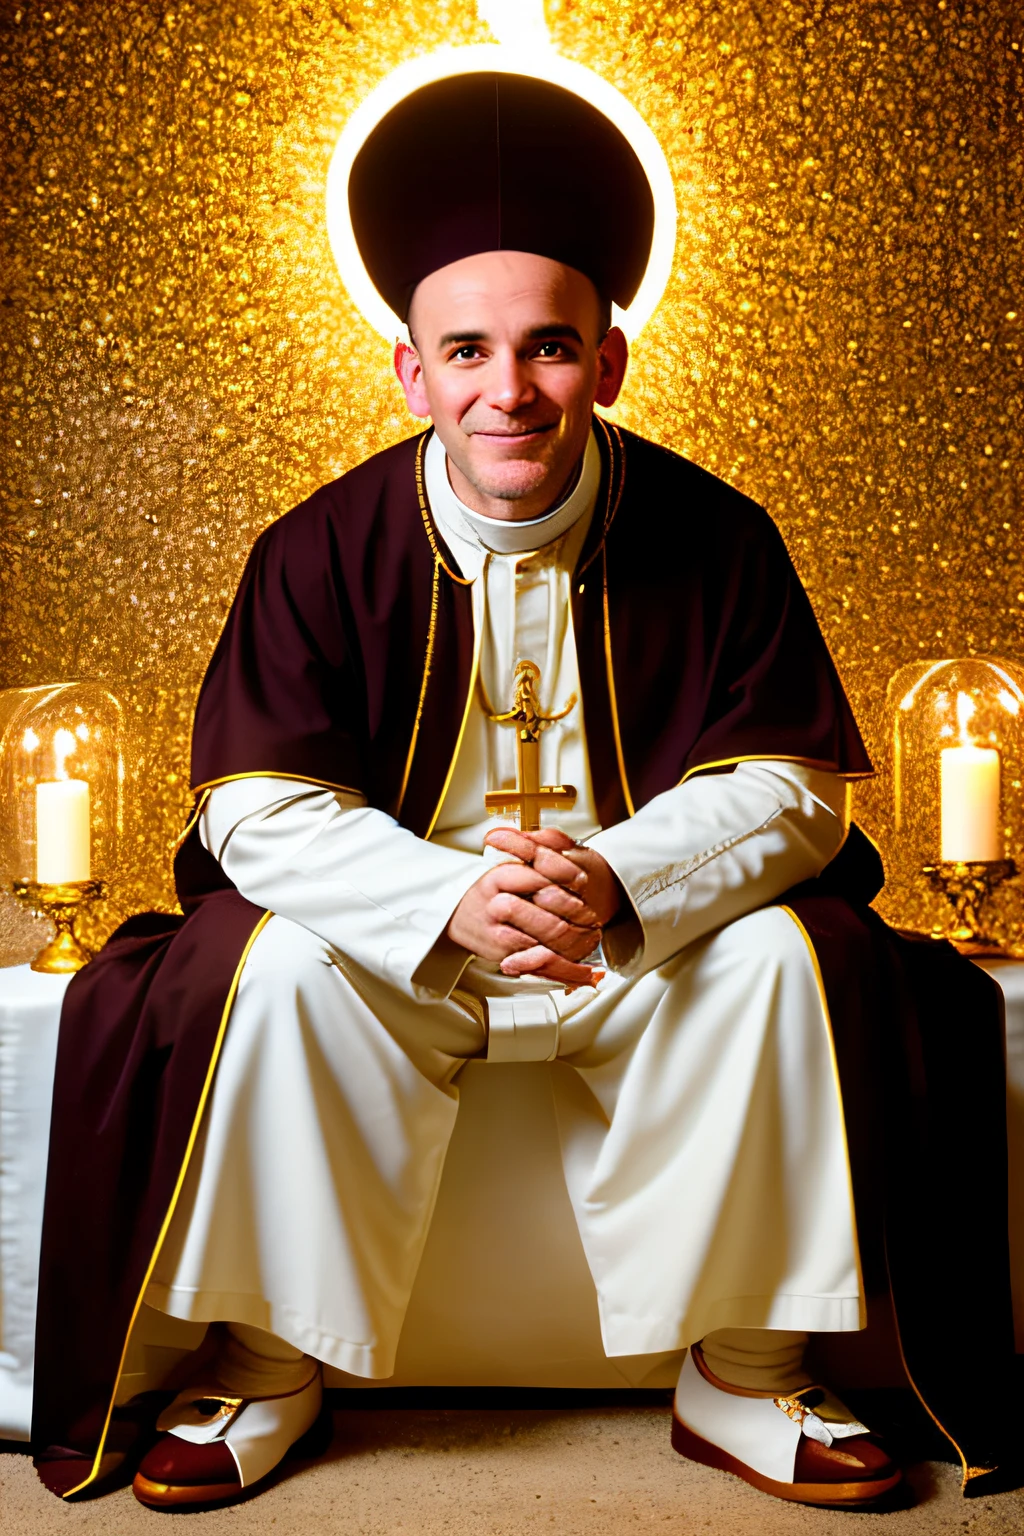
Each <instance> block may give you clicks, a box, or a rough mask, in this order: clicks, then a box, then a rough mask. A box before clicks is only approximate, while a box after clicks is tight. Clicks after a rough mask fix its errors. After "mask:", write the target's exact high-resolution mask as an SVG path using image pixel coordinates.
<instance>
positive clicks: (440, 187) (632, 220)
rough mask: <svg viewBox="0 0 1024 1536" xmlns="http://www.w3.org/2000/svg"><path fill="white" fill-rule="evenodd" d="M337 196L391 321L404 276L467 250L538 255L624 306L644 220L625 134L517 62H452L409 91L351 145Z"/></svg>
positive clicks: (645, 233)
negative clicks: (457, 71)
mask: <svg viewBox="0 0 1024 1536" xmlns="http://www.w3.org/2000/svg"><path fill="white" fill-rule="evenodd" d="M348 199H349V209H350V212H351V215H352V228H353V231H354V233H355V237H356V241H357V243H358V246H359V251H360V254H361V255H362V258H363V263H364V265H365V267H366V270H367V272H368V273H369V275H370V278H371V280H372V282H373V283H374V285H375V287H376V288H377V291H378V292H379V293H380V295H381V297H382V298H383V299H384V300H385V301H386V302H387V303H388V304H389V305H390V306H391V308H392V309H393V310H394V311H395V313H396V314H397V315H399V316H401V318H402V319H403V320H404V319H405V318H406V316H407V314H408V310H409V303H410V300H411V298H412V294H413V290H414V288H415V287H416V284H417V283H419V282H420V281H422V279H423V278H425V277H427V276H428V275H429V274H430V273H431V272H436V271H437V269H438V268H439V267H446V266H447V265H448V263H449V262H452V261H459V260H461V259H462V257H464V256H475V255H477V254H478V253H479V252H480V251H503V250H504V251H531V252H533V253H534V254H535V255H537V256H549V257H550V258H551V259H552V260H554V261H560V262H563V263H564V264H565V265H566V266H569V267H575V268H576V269H577V270H578V271H580V272H583V273H585V274H586V276H587V277H589V278H590V280H591V281H592V282H593V284H594V286H595V287H596V288H597V290H598V292H599V293H600V294H601V296H602V297H603V298H605V299H612V300H614V301H615V303H617V304H619V305H620V306H621V307H622V308H623V309H625V308H626V307H627V306H628V305H629V304H630V303H631V302H632V300H633V297H634V296H635V294H636V291H637V289H638V288H639V286H640V283H641V280H642V278H643V275H644V272H645V270H646V268H647V258H648V256H649V255H650V250H651V237H652V234H653V231H654V198H653V196H652V195H651V188H650V185H649V183H648V180H647V176H646V173H645V171H644V168H643V166H642V165H641V164H640V161H639V160H638V159H637V156H636V153H635V151H634V150H633V147H632V145H631V144H630V143H629V140H628V139H627V138H626V137H625V135H624V134H623V133H622V132H621V131H620V130H619V129H618V128H617V127H616V126H615V124H614V123H613V122H611V121H610V119H609V118H607V117H605V115H604V113H603V112H599V111H598V110H597V108H596V107H592V106H591V105H590V103H589V102H586V101H584V100H583V99H582V98H581V97H579V96H576V95H574V94H573V92H572V91H567V90H564V89H563V88H562V87H561V86H557V85H551V84H550V83H549V82H548V81H545V80H535V79H533V78H531V77H530V76H528V75H506V74H496V73H491V72H489V71H488V72H486V73H479V74H465V75H454V76H452V77H451V78H450V79H447V80H437V81H435V82H434V83H433V84H431V85H425V86H423V87H421V89H420V90H418V91H414V92H413V93H412V94H411V95H410V96H407V97H406V98H405V99H404V100H403V101H400V102H399V103H398V105H397V106H395V107H392V109H391V111H390V112H388V113H387V115H386V116H385V117H383V118H381V120H380V122H379V123H378V124H377V126H376V127H375V128H374V129H373V131H372V132H371V134H370V135H369V137H368V138H367V140H366V142H365V143H364V145H363V147H362V148H361V149H360V151H359V153H358V155H357V156H356V158H355V161H354V163H353V166H352V172H351V175H350V177H349V184H348Z"/></svg>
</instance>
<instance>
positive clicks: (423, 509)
mask: <svg viewBox="0 0 1024 1536" xmlns="http://www.w3.org/2000/svg"><path fill="white" fill-rule="evenodd" d="M431 430H432V429H431ZM429 438H430V431H427V432H424V433H423V434H422V435H421V437H420V440H419V442H418V443H417V444H416V465H415V474H416V500H417V501H418V503H419V509H420V516H421V517H422V519H423V527H424V530H425V531H426V535H427V542H428V543H429V545H430V549H431V552H432V554H433V556H434V570H433V575H432V577H431V586H430V620H429V622H428V624H427V648H426V652H425V654H424V657H423V674H422V676H421V678H420V694H419V699H418V700H417V703H416V716H415V719H414V720H413V724H412V735H411V737H410V738H409V750H408V751H407V752H406V754H405V769H404V772H403V773H402V784H401V788H400V789H399V791H398V804H397V805H396V807H395V819H396V821H397V819H398V818H399V817H400V816H401V814H402V806H403V804H404V803H405V795H406V791H407V789H408V788H409V777H410V775H411V773H412V760H413V758H414V757H415V755H416V744H417V742H418V741H419V735H420V724H421V722H422V720H423V706H424V703H425V702H426V697H427V685H428V683H429V682H430V673H431V670H432V668H433V665H434V644H435V640H436V636H437V610H438V604H439V599H440V594H439V587H440V574H441V572H442V571H444V573H445V575H446V576H448V577H449V578H450V579H451V580H452V581H454V582H455V583H456V585H457V586H460V587H471V586H472V585H473V582H472V579H471V578H469V577H466V576H460V575H459V574H458V573H457V572H456V571H453V570H452V568H451V566H450V565H449V564H448V562H447V560H445V558H444V556H443V555H442V553H441V549H440V546H439V545H438V542H437V536H436V534H435V531H434V524H433V520H432V519H431V516H430V503H429V501H428V500H427V489H426V483H425V481H424V478H423V454H424V451H425V449H426V446H427V442H428V440H429ZM473 649H474V656H475V653H476V642H475V638H474V647H473ZM475 675H476V674H475V665H474V675H473V677H472V678H471V679H470V689H469V697H468V699H467V702H466V711H465V712H464V714H463V721H462V730H460V732H459V741H460V742H461V741H462V731H464V730H465V726H466V713H468V710H469V701H470V700H471V699H472V697H473V685H474V682H475ZM457 752H458V748H456V753H457ZM453 767H454V759H453V760H452V768H453ZM452 768H449V770H448V778H446V779H445V791H447V788H448V783H449V780H450V779H451V774H452ZM441 798H442V800H443V799H444V795H443V794H442V796H441ZM440 809H441V807H440V804H439V805H438V808H437V810H436V811H435V812H434V819H433V821H431V823H430V830H431V831H432V830H433V826H434V822H435V821H436V820H437V817H438V814H439V812H440ZM427 836H428V837H429V836H430V831H428V832H427Z"/></svg>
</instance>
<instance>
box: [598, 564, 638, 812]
mask: <svg viewBox="0 0 1024 1536" xmlns="http://www.w3.org/2000/svg"><path fill="white" fill-rule="evenodd" d="M601 557H602V558H601V584H602V594H601V597H602V603H603V607H604V661H605V671H606V672H607V674H608V704H609V708H610V709H611V715H612V736H613V737H614V740H615V761H616V762H617V763H618V765H619V782H620V784H621V785H622V797H623V799H624V800H625V802H626V810H627V811H628V812H629V814H630V815H631V816H635V815H636V808H635V807H634V805H633V796H632V795H631V794H630V792H629V780H628V778H627V777H626V758H625V755H624V753H623V750H622V732H621V731H620V729H619V704H618V700H617V698H616V696H615V667H614V665H613V662H612V627H611V620H610V617H609V613H608V551H607V550H606V549H602V551H601Z"/></svg>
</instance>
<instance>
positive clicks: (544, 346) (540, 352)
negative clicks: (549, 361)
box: [537, 341, 565, 357]
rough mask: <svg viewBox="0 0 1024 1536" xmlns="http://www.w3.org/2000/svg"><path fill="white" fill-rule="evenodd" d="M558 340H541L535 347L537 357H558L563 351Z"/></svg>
mask: <svg viewBox="0 0 1024 1536" xmlns="http://www.w3.org/2000/svg"><path fill="white" fill-rule="evenodd" d="M564 350H565V349H564V347H563V346H562V343H561V342H560V341H543V342H541V344H540V346H539V347H538V348H537V356H538V357H558V356H560V354H561V353H563V352H564Z"/></svg>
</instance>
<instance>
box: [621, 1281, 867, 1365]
mask: <svg viewBox="0 0 1024 1536" xmlns="http://www.w3.org/2000/svg"><path fill="white" fill-rule="evenodd" d="M598 1309H599V1312H600V1317H601V1341H602V1343H603V1345H604V1352H605V1354H606V1355H607V1356H608V1358H609V1359H615V1357H616V1356H618V1355H655V1354H670V1353H672V1352H674V1351H676V1350H680V1349H687V1348H689V1346H690V1345H691V1344H696V1343H697V1342H698V1341H699V1340H700V1339H702V1338H703V1337H704V1336H705V1334H708V1333H714V1332H715V1330H716V1329H718V1328H777V1329H784V1330H786V1331H792V1332H802V1333H854V1332H857V1331H859V1330H860V1329H862V1328H863V1327H864V1326H865V1323H864V1321H863V1319H862V1307H861V1298H860V1296H859V1295H858V1294H857V1293H856V1292H853V1293H851V1294H849V1295H846V1296H814V1295H809V1296H798V1295H786V1294H779V1293H778V1292H776V1293H775V1294H774V1295H771V1296H729V1297H722V1298H720V1299H718V1300H716V1301H715V1302H713V1303H711V1304H710V1305H709V1306H706V1307H702V1308H701V1309H700V1310H699V1311H696V1312H694V1313H693V1314H692V1315H690V1316H687V1317H684V1318H682V1319H680V1320H679V1321H673V1322H667V1321H666V1320H665V1319H664V1318H640V1317H629V1316H626V1315H624V1314H622V1313H618V1314H616V1313H614V1312H609V1311H608V1310H607V1308H605V1307H604V1306H602V1305H601V1301H600V1297H599V1298H598Z"/></svg>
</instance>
